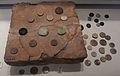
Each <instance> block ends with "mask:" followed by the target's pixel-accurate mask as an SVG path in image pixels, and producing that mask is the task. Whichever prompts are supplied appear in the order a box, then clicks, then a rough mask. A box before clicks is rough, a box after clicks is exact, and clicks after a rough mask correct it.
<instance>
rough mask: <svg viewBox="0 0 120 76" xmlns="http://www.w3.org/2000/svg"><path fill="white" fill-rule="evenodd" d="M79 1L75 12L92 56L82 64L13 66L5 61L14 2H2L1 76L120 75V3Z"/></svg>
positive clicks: (0, 13) (0, 35) (0, 9)
mask: <svg viewBox="0 0 120 76" xmlns="http://www.w3.org/2000/svg"><path fill="white" fill-rule="evenodd" d="M21 1H22V0H21ZM30 1H32V0H30ZM18 2H19V1H18ZM32 2H33V3H38V1H36V2H34V1H32ZM76 2H77V3H78V4H76V9H75V11H76V13H77V15H78V17H79V22H80V25H81V30H82V33H83V39H84V43H85V47H86V50H87V54H88V56H87V58H85V60H84V61H83V62H82V63H76V64H49V65H27V66H10V65H7V64H6V63H5V62H4V54H5V48H6V44H7V38H8V33H9V29H10V22H11V15H12V8H11V7H12V4H13V3H14V2H12V1H10V2H7V1H4V0H3V1H1V2H0V4H2V6H0V76H19V75H22V76H33V75H34V76H73V75H74V76H120V73H119V72H120V66H119V64H120V60H119V58H120V46H119V45H120V36H119V34H120V30H119V28H120V15H119V14H120V5H119V1H113V0H111V1H106V2H104V1H103V2H100V4H98V3H97V2H94V4H91V3H90V2H88V3H85V2H84V1H81V2H79V1H78V0H76ZM110 2H113V4H111V3H110ZM8 3H10V4H8ZM83 3H84V4H83ZM4 4H5V5H4Z"/></svg>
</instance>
